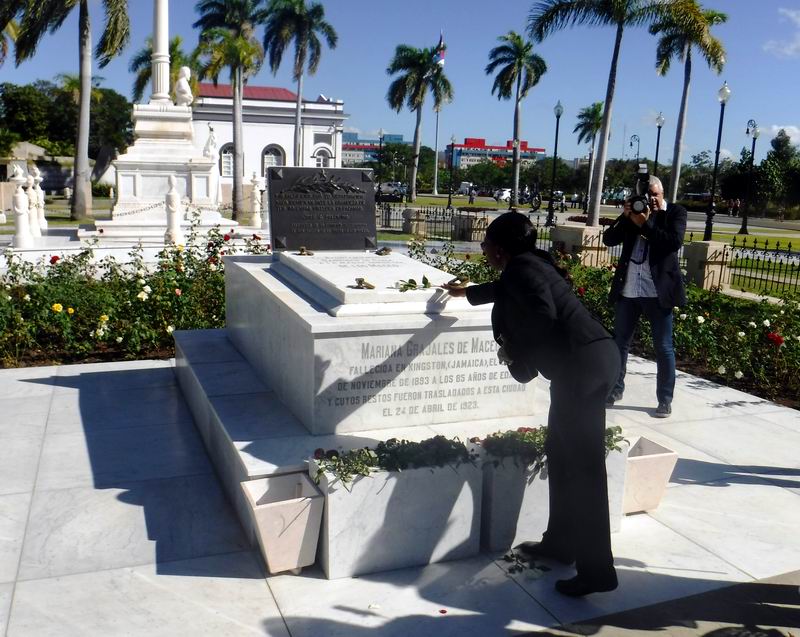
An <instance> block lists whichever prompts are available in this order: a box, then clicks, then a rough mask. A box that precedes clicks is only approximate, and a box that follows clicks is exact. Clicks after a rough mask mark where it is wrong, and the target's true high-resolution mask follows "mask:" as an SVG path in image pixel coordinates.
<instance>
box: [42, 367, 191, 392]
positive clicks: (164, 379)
mask: <svg viewBox="0 0 800 637" xmlns="http://www.w3.org/2000/svg"><path fill="white" fill-rule="evenodd" d="M173 366H174V360H172V359H168V360H146V361H127V362H122V363H120V362H116V363H86V364H82V365H61V366H59V367H58V378H57V380H58V384H57V387H56V393H62V392H67V393H68V390H70V389H72V390H81V389H91V390H93V391H95V392H98V393H106V392H113V391H119V390H121V389H141V388H144V387H162V386H170V385H175V384H176V380H175V374H174V373H173V371H172V370H173Z"/></svg>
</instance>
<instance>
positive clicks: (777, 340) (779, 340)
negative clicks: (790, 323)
mask: <svg viewBox="0 0 800 637" xmlns="http://www.w3.org/2000/svg"><path fill="white" fill-rule="evenodd" d="M767 338H768V339H769V340H770V341H772V343H773V344H774V345H775V346H776V347H780V346H781V345H783V336H781V335H780V334H778V333H777V332H770V333H769V334H767Z"/></svg>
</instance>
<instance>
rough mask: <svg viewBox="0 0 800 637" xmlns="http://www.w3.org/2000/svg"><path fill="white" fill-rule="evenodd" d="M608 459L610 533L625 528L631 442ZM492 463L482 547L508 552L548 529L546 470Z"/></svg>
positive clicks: (486, 480)
mask: <svg viewBox="0 0 800 637" xmlns="http://www.w3.org/2000/svg"><path fill="white" fill-rule="evenodd" d="M621 447H622V450H621V451H612V452H611V453H609V454H608V456H607V457H606V473H607V474H608V511H609V517H610V522H611V532H612V533H614V532H616V531H619V529H620V526H621V525H622V500H623V494H624V491H625V473H626V468H627V466H626V464H627V463H626V459H627V456H628V443H627V442H623V443H622V444H621ZM488 459H489V461H488V462H487V463H486V464H485V465H484V468H483V471H484V474H483V506H482V514H481V545H482V546H483V548H484V549H486V550H488V551H505V550H506V549H508V548H510V547H512V546H516V545H517V544H519V543H520V542H524V541H526V540H532V541H536V540H539V539H540V538H541V536H542V533H544V531H545V530H546V529H547V518H548V516H549V515H550V501H549V491H548V487H549V485H548V480H547V470H546V469H544V470H542V471H540V472H539V473H537V474H533V472H532V471H531V470H530V469H529V468H527V467H522V466H518V465H516V464H514V461H513V460H512V459H511V458H506V459H505V460H504V462H502V463H501V464H500V465H498V466H497V467H495V466H494V463H493V462H491V459H492V458H491V456H488Z"/></svg>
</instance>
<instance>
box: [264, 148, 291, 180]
mask: <svg viewBox="0 0 800 637" xmlns="http://www.w3.org/2000/svg"><path fill="white" fill-rule="evenodd" d="M285 165H286V153H284V152H283V148H281V147H280V146H277V145H275V144H270V145H269V146H267V147H266V148H265V149H264V150H262V151H261V174H262V175H263V176H266V175H267V170H268V169H269V168H270V167H271V166H285Z"/></svg>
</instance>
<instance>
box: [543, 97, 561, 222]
mask: <svg viewBox="0 0 800 637" xmlns="http://www.w3.org/2000/svg"><path fill="white" fill-rule="evenodd" d="M553 113H554V114H555V116H556V143H555V144H553V176H552V177H551V179H550V203H549V205H548V206H547V220H546V221H545V222H544V225H546V226H548V227H549V226H554V225H556V211H555V208H554V207H553V197H554V195H555V190H556V163H557V162H558V126H559V124H560V122H561V116H562V115H563V114H564V107H563V106H562V105H561V100H558V103H557V104H556V105H555V107H553Z"/></svg>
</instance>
